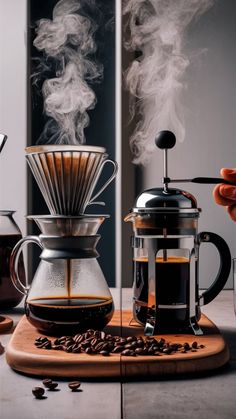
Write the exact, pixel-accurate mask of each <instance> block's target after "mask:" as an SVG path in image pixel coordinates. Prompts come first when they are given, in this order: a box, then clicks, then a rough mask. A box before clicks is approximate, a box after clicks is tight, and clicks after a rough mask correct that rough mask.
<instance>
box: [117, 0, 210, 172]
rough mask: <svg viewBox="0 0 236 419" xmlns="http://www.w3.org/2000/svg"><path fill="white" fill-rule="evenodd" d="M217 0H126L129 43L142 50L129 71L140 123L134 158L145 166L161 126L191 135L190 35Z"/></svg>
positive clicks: (180, 135)
mask: <svg viewBox="0 0 236 419" xmlns="http://www.w3.org/2000/svg"><path fill="white" fill-rule="evenodd" d="M213 3H214V0H126V1H124V4H123V13H124V15H127V18H128V27H127V28H126V29H127V31H129V39H128V40H127V42H126V47H127V48H128V49H130V50H131V51H136V52H137V58H136V59H134V60H133V62H132V63H131V65H130V67H129V68H128V69H127V71H126V74H125V79H126V83H127V86H128V89H129V91H130V93H131V103H130V105H131V106H130V109H131V116H134V114H136V115H138V116H137V119H138V123H137V125H136V128H135V130H134V132H133V134H132V136H131V139H130V144H131V149H132V152H133V154H134V163H140V164H143V165H145V164H146V163H147V162H148V160H149V157H150V154H151V153H152V152H153V149H154V139H155V136H156V134H157V133H158V131H160V130H166V129H167V130H171V131H174V132H175V134H176V137H177V138H178V139H179V140H180V141H183V140H184V137H185V128H184V109H183V106H182V104H181V94H182V91H183V89H184V88H185V84H184V81H183V76H184V74H185V70H186V68H187V67H188V65H189V63H190V62H189V58H188V57H187V56H186V54H185V53H184V39H185V34H186V30H187V28H188V26H189V25H190V23H191V22H193V21H194V20H196V19H197V18H198V17H200V16H201V15H202V14H203V13H205V12H206V11H207V10H208V9H209V8H210V7H211V6H212V5H213Z"/></svg>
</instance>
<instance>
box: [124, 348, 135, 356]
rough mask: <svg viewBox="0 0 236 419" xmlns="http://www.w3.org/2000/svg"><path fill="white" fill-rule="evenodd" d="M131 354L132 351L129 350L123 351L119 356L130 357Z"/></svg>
mask: <svg viewBox="0 0 236 419" xmlns="http://www.w3.org/2000/svg"><path fill="white" fill-rule="evenodd" d="M131 353H132V351H131V350H130V349H125V350H124V351H122V352H121V355H123V356H130V355H131Z"/></svg>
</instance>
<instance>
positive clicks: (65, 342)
mask: <svg viewBox="0 0 236 419" xmlns="http://www.w3.org/2000/svg"><path fill="white" fill-rule="evenodd" d="M35 346H37V348H40V349H56V350H62V351H65V352H70V353H86V354H88V355H102V356H110V355H111V354H117V353H120V354H121V355H122V356H144V355H145V356H160V355H171V354H174V353H176V352H178V353H182V354H184V353H187V352H196V351H197V350H198V349H201V348H204V345H198V343H197V342H196V341H194V342H192V343H191V344H189V343H188V342H184V343H172V342H167V341H166V340H165V339H164V338H162V337H161V338H155V337H149V336H147V337H142V336H128V337H121V336H117V335H114V336H113V335H111V334H107V333H105V332H101V331H99V330H93V329H89V330H87V332H85V333H81V334H77V335H75V336H61V337H59V338H56V339H55V340H52V339H51V340H50V339H48V338H47V337H45V336H40V337H38V338H36V339H35Z"/></svg>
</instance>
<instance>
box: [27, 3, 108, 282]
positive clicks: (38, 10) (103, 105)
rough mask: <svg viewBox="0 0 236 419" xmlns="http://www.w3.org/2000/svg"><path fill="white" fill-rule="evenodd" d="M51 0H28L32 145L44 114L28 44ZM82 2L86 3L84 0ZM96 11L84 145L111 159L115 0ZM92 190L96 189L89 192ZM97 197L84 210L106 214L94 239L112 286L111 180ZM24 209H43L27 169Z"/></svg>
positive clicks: (33, 254)
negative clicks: (95, 79) (92, 100)
mask: <svg viewBox="0 0 236 419" xmlns="http://www.w3.org/2000/svg"><path fill="white" fill-rule="evenodd" d="M56 3H57V0H48V1H46V2H42V1H41V0H29V1H28V106H27V107H28V141H27V144H28V145H35V144H36V143H37V141H38V138H39V136H40V134H41V132H42V130H43V127H44V125H45V122H46V121H47V117H46V116H45V115H44V114H43V99H42V95H41V86H42V82H43V79H42V80H41V81H39V83H38V86H35V85H34V83H33V79H32V74H33V73H34V72H35V69H36V64H37V61H36V60H37V58H38V57H39V56H40V53H39V52H38V51H37V49H36V48H35V47H34V46H33V40H34V38H35V26H36V22H37V20H39V19H41V18H51V17H52V11H53V7H54V6H55V4H56ZM85 3H86V2H85ZM97 5H98V7H99V8H100V10H101V13H99V14H98V13H97V12H96V15H94V16H91V17H92V18H93V19H94V20H95V21H96V22H98V24H99V26H98V29H97V31H96V35H95V38H96V42H97V46H98V49H97V53H96V59H97V60H98V62H101V63H103V66H104V77H103V81H102V82H101V83H100V84H96V85H93V86H92V88H93V90H94V91H95V93H96V96H97V105H96V107H95V109H93V110H91V111H89V116H90V125H89V127H87V128H86V129H85V136H86V144H88V145H98V146H102V147H105V148H106V150H107V152H108V154H109V157H110V158H111V159H115V22H114V14H115V13H114V10H115V0H112V1H109V2H107V3H106V4H104V2H103V1H102V0H100V1H98V2H97ZM47 77H48V78H49V77H55V73H53V71H52V73H51V74H50V73H48V74H47ZM109 173H110V172H109V169H108V168H107V169H105V170H104V173H103V174H102V176H101V179H100V181H99V182H98V185H97V188H99V185H101V184H102V183H104V182H105V180H106V178H107V177H108V175H109ZM95 192H96V191H95ZM99 200H102V201H104V202H105V203H106V206H105V207H98V206H91V207H88V210H87V211H86V212H88V213H96V214H99V213H100V214H101V213H105V214H110V215H111V218H110V219H109V220H107V221H105V223H104V225H103V226H102V227H101V229H100V230H99V233H100V234H101V235H102V237H101V239H100V242H99V244H98V251H99V253H100V259H99V263H100V265H101V267H102V270H103V272H104V275H105V277H106V279H107V282H108V284H109V286H114V285H115V182H113V183H112V184H111V185H109V186H108V188H107V190H105V191H104V192H103V194H102V195H101V197H99ZM28 213H29V214H35V215H36V214H47V213H49V211H48V208H47V206H46V204H45V202H44V200H43V197H42V194H41V193H40V191H39V188H38V186H37V184H36V182H35V181H34V179H33V177H32V175H31V173H30V170H29V169H28ZM28 232H29V233H30V234H38V233H39V231H38V229H37V227H36V226H34V225H33V224H32V222H29V226H28ZM39 254H40V251H39V250H38V249H37V248H32V249H30V250H29V260H32V261H33V263H32V272H31V275H32V274H33V272H34V271H35V269H36V267H37V265H38V260H39V259H38V257H39Z"/></svg>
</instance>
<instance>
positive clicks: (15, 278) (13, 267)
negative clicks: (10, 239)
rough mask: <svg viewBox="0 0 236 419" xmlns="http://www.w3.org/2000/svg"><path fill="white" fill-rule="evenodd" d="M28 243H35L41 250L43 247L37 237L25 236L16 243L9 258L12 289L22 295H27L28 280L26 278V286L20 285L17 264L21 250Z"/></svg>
mask: <svg viewBox="0 0 236 419" xmlns="http://www.w3.org/2000/svg"><path fill="white" fill-rule="evenodd" d="M29 243H36V244H37V245H38V246H39V247H41V249H43V245H42V243H41V240H40V238H39V237H38V236H26V237H24V238H23V239H21V240H19V241H18V243H16V245H15V247H14V248H13V250H12V252H11V256H10V275H11V280H12V283H13V285H14V287H15V288H16V289H17V291H19V292H20V293H21V294H23V295H27V294H28V291H29V288H30V284H29V282H28V278H26V284H25V285H24V284H22V282H21V280H20V278H19V273H18V262H19V257H20V254H21V252H22V250H23V247H24V246H25V245H26V244H29Z"/></svg>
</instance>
